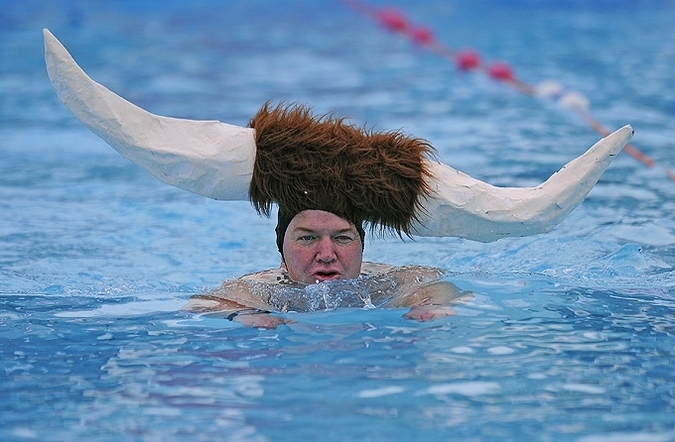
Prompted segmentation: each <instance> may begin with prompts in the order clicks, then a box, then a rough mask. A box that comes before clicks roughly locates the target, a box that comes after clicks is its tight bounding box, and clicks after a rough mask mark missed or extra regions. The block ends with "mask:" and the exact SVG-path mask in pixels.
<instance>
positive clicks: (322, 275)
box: [314, 270, 340, 281]
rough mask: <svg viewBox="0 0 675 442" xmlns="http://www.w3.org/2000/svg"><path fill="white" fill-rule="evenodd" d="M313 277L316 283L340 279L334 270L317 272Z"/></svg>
mask: <svg viewBox="0 0 675 442" xmlns="http://www.w3.org/2000/svg"><path fill="white" fill-rule="evenodd" d="M314 277H315V278H316V279H317V280H318V281H327V280H329V279H336V278H339V277H340V273H339V272H336V271H334V270H326V271H318V272H314Z"/></svg>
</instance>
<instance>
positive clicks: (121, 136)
mask: <svg viewBox="0 0 675 442" xmlns="http://www.w3.org/2000/svg"><path fill="white" fill-rule="evenodd" d="M43 32H44V37H45V60H46V62H47V71H48V72H49V78H50V79H51V82H52V85H53V86H54V89H55V90H56V93H57V94H58V96H59V98H60V99H61V101H63V103H64V104H65V105H66V107H68V109H70V111H71V112H72V113H73V115H74V116H75V118H77V119H78V120H80V121H81V122H82V123H84V125H86V126H87V127H88V128H89V129H91V130H92V131H93V132H94V133H95V134H96V135H98V136H99V137H101V138H102V139H103V140H105V141H106V142H107V143H108V144H110V145H111V146H112V147H113V148H114V149H115V150H117V151H118V152H119V153H120V154H122V155H123V156H124V157H126V158H128V159H129V160H131V161H133V162H135V163H137V164H138V165H140V166H141V167H143V168H145V169H146V170H148V171H149V172H150V173H151V174H153V175H154V176H156V177H157V178H159V179H160V180H162V181H164V182H165V183H168V184H172V185H174V186H178V187H180V188H183V189H186V190H189V191H192V192H195V193H198V194H200V195H204V196H207V197H210V198H214V199H220V200H246V199H248V188H249V184H250V181H251V175H252V171H253V165H254V161H255V152H256V147H255V138H254V131H253V129H247V128H242V127H237V126H232V125H229V124H225V123H221V122H219V121H194V120H182V119H176V118H167V117H162V116H158V115H154V114H151V113H149V112H147V111H145V110H143V109H141V108H139V107H138V106H135V105H134V104H132V103H129V102H128V101H126V100H124V99H123V98H121V97H119V96H118V95H116V94H115V93H113V92H111V91H110V90H108V89H106V88H105V87H104V86H102V85H100V84H98V83H96V82H94V81H93V80H92V79H91V78H89V77H88V76H87V74H86V73H85V72H84V71H83V70H82V69H80V67H79V66H78V65H77V64H76V63H75V61H74V60H73V58H72V57H71V56H70V54H69V53H68V51H67V50H66V49H65V48H64V47H63V45H61V43H60V42H59V41H58V40H57V39H56V38H55V37H54V36H53V35H52V34H51V33H50V32H49V30H47V29H45V30H44V31H43ZM632 135H633V130H632V128H631V127H630V126H625V127H623V128H621V129H619V130H618V131H616V132H614V133H613V134H611V135H609V136H607V137H606V138H604V139H602V140H600V141H599V142H598V143H596V144H595V145H594V146H593V147H591V148H590V149H589V150H588V151H587V152H586V153H585V154H583V155H582V156H580V157H579V158H577V159H575V160H573V161H571V162H570V163H568V164H567V165H566V166H564V167H563V168H562V169H561V170H560V171H559V172H557V173H555V174H554V175H553V176H551V178H549V179H548V180H547V181H546V182H545V183H543V184H541V185H539V186H537V187H532V188H520V187H519V188H500V187H495V186H492V185H490V184H487V183H485V182H483V181H479V180H476V179H474V178H472V177H470V176H469V175H466V174H464V173H462V172H459V171H457V170H455V169H453V168H451V167H449V166H447V165H444V164H441V163H436V162H429V169H430V170H431V171H432V174H433V177H434V178H433V179H432V181H431V183H430V187H431V189H432V191H433V195H432V197H430V198H429V199H427V200H426V201H424V208H425V211H426V214H425V215H423V216H422V217H421V218H422V219H421V223H420V224H418V225H417V226H416V228H415V233H416V234H418V235H420V236H439V237H443V236H455V237H460V238H466V239H471V240H475V241H484V242H487V241H494V240H497V239H500V238H504V237H508V236H526V235H534V234H537V233H543V232H546V231H548V230H550V229H552V228H553V227H555V226H556V225H557V224H559V223H560V222H561V221H562V220H563V219H564V218H565V217H566V216H567V214H568V213H569V212H570V211H571V210H572V209H574V207H576V206H577V205H578V204H579V203H581V201H582V200H583V199H584V197H585V196H586V195H587V194H588V192H590V190H591V189H592V188H593V186H594V185H595V183H596V182H597V181H598V179H599V178H600V176H601V175H602V173H603V172H604V171H605V169H606V168H607V167H608V166H609V164H610V162H611V161H612V159H613V158H614V157H615V156H616V155H617V154H618V153H619V151H621V149H622V148H623V147H624V146H625V145H626V143H627V142H628V140H629V139H630V138H631V137H632Z"/></svg>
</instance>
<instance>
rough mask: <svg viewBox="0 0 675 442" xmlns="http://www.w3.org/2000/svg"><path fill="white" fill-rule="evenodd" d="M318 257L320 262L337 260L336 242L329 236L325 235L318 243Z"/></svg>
mask: <svg viewBox="0 0 675 442" xmlns="http://www.w3.org/2000/svg"><path fill="white" fill-rule="evenodd" d="M317 247H318V248H317V251H316V259H317V261H319V262H333V261H335V244H333V241H331V239H330V238H328V237H323V238H321V239H320V240H319V242H318V244H317Z"/></svg>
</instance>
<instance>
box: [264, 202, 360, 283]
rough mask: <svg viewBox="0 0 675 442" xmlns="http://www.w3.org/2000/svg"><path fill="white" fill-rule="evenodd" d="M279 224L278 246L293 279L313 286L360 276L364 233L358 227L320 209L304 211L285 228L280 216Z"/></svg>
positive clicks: (282, 218)
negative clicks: (321, 282) (318, 283)
mask: <svg viewBox="0 0 675 442" xmlns="http://www.w3.org/2000/svg"><path fill="white" fill-rule="evenodd" d="M286 219H287V218H286ZM279 221H280V222H279V225H278V226H277V244H278V245H279V246H280V250H279V251H280V252H281V256H282V258H283V266H284V267H285V268H286V270H287V271H288V276H289V277H290V278H291V279H292V280H294V281H297V282H304V283H308V284H312V283H315V282H318V281H327V280H331V279H351V278H356V277H358V276H359V274H360V273H361V261H362V258H363V237H364V233H363V229H362V228H361V226H360V225H359V226H357V225H355V224H354V223H352V222H351V221H349V220H346V219H344V218H341V217H339V216H337V215H335V214H334V213H331V212H326V211H323V210H303V211H302V212H300V213H298V214H297V215H295V216H294V217H292V218H291V220H290V222H289V223H288V224H287V228H285V229H284V224H285V222H284V215H283V214H282V215H280V217H279Z"/></svg>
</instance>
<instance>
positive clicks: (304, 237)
mask: <svg viewBox="0 0 675 442" xmlns="http://www.w3.org/2000/svg"><path fill="white" fill-rule="evenodd" d="M313 239H314V236H312V235H302V236H301V237H299V238H298V241H302V242H310V241H312V240H313Z"/></svg>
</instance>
